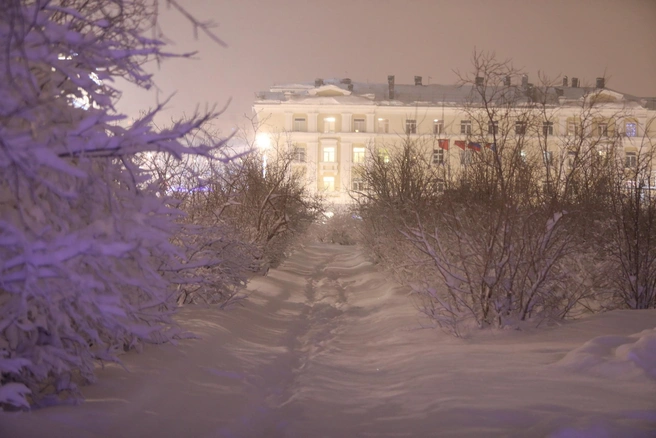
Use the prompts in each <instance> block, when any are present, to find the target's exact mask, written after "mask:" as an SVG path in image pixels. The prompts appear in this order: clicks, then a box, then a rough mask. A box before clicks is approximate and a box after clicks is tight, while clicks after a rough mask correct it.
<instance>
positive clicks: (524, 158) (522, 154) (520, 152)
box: [519, 149, 526, 162]
mask: <svg viewBox="0 0 656 438" xmlns="http://www.w3.org/2000/svg"><path fill="white" fill-rule="evenodd" d="M519 158H521V159H522V161H524V162H526V151H525V150H524V149H522V150H521V151H519Z"/></svg>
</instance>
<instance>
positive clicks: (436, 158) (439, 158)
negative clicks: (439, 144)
mask: <svg viewBox="0 0 656 438" xmlns="http://www.w3.org/2000/svg"><path fill="white" fill-rule="evenodd" d="M444 155H445V154H444V149H442V148H437V149H433V154H432V156H431V164H433V165H436V166H439V165H442V164H444Z"/></svg>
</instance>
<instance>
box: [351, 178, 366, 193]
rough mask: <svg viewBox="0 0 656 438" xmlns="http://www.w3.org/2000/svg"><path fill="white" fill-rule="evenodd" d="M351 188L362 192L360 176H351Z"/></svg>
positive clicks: (362, 182)
mask: <svg viewBox="0 0 656 438" xmlns="http://www.w3.org/2000/svg"><path fill="white" fill-rule="evenodd" d="M351 190H355V191H356V192H363V191H364V181H362V179H360V178H353V181H351Z"/></svg>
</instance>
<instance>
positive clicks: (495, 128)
mask: <svg viewBox="0 0 656 438" xmlns="http://www.w3.org/2000/svg"><path fill="white" fill-rule="evenodd" d="M487 132H488V133H489V134H490V135H494V134H498V133H499V122H497V121H496V120H493V121H490V122H489V123H488V124H487Z"/></svg>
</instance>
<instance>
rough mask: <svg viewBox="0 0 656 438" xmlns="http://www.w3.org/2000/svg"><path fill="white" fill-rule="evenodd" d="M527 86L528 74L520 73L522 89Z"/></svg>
mask: <svg viewBox="0 0 656 438" xmlns="http://www.w3.org/2000/svg"><path fill="white" fill-rule="evenodd" d="M527 88H528V75H522V89H524V90H526V89H527Z"/></svg>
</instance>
